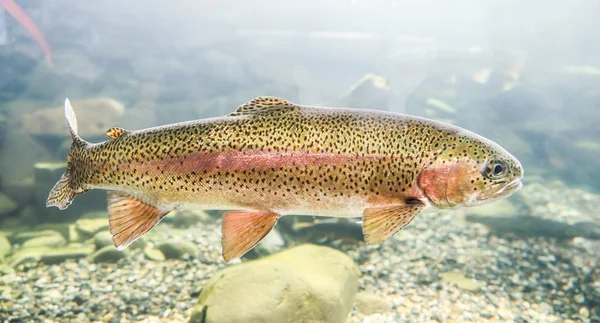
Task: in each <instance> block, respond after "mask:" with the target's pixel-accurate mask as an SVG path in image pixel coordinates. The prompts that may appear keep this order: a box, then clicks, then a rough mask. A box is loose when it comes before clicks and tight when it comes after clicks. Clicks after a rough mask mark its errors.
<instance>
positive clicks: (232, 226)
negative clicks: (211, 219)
mask: <svg viewBox="0 0 600 323" xmlns="http://www.w3.org/2000/svg"><path fill="white" fill-rule="evenodd" d="M279 217H280V216H279V214H277V213H274V212H270V211H230V212H227V213H225V215H224V216H223V225H222V228H221V231H222V236H221V245H222V247H223V259H224V260H225V262H226V263H229V262H230V261H232V260H234V259H237V258H239V257H241V256H243V255H244V254H245V253H246V252H248V251H249V250H250V249H252V248H253V247H254V246H256V244H258V243H259V242H260V241H261V240H262V239H263V238H264V237H265V236H266V235H267V234H268V233H269V232H270V231H271V229H273V227H274V226H275V223H277V220H278V219H279Z"/></svg>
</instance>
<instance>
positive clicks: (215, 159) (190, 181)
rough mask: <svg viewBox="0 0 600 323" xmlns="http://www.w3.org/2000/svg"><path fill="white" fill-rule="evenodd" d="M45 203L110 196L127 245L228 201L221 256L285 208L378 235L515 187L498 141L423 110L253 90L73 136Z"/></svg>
mask: <svg viewBox="0 0 600 323" xmlns="http://www.w3.org/2000/svg"><path fill="white" fill-rule="evenodd" d="M65 113H66V115H67V121H68V123H69V129H70V131H71V134H72V137H73V144H72V148H71V151H70V153H69V156H68V162H67V171H66V173H65V175H63V177H62V178H61V180H59V182H58V183H57V184H56V186H55V188H53V190H52V191H51V193H50V196H49V198H48V201H47V205H48V206H57V207H59V208H65V207H67V206H68V205H69V204H70V202H71V201H72V199H73V198H74V197H75V196H76V195H78V194H82V193H84V192H86V191H89V190H91V189H104V190H108V191H110V193H109V217H110V224H111V233H112V234H113V240H114V242H115V245H116V246H117V247H118V248H124V247H126V246H127V245H129V244H130V243H131V242H133V241H134V240H135V239H137V238H139V237H140V236H141V235H143V234H145V233H146V232H148V231H149V230H151V229H152V227H154V226H155V225H156V224H157V223H158V222H159V221H160V219H162V218H163V217H164V216H165V215H166V214H167V213H168V212H170V211H172V210H178V209H221V210H230V212H228V213H226V214H225V216H224V219H223V228H222V244H223V256H224V258H225V260H226V261H230V260H231V259H234V258H237V257H239V256H241V255H243V253H245V252H246V251H248V250H249V249H251V248H252V247H253V246H254V245H255V244H256V243H258V242H259V241H260V240H261V239H262V238H263V237H264V236H265V235H266V234H267V233H268V232H269V231H270V230H271V228H272V227H273V226H274V225H275V223H276V221H277V219H278V218H279V217H280V216H283V215H288V214H297V215H316V216H335V217H347V218H354V217H361V216H362V217H363V232H364V234H365V240H366V241H367V242H368V243H378V242H381V241H383V240H385V239H387V238H388V237H389V236H391V235H392V234H394V233H395V232H396V231H397V230H399V229H400V228H402V227H403V226H405V225H406V224H408V223H409V222H410V221H411V220H412V219H413V218H414V217H415V216H416V214H418V213H419V212H420V211H421V210H423V209H425V208H427V207H429V206H435V207H437V208H450V207H458V206H470V205H476V204H481V203H485V202H489V201H492V200H495V199H499V198H503V197H506V196H508V195H510V194H512V193H513V192H514V191H516V190H518V189H519V188H520V187H521V178H522V175H523V171H522V168H521V165H520V164H519V162H518V161H517V160H516V159H515V158H514V157H513V156H512V155H510V154H509V153H508V152H506V151H505V150H504V149H503V148H501V147H500V146H499V145H497V144H495V143H493V142H491V141H490V140H487V139H485V138H483V137H481V136H478V135H476V134H474V133H471V132H469V131H467V130H464V129H462V128H459V127H456V126H452V125H449V124H445V123H440V122H436V121H432V120H428V119H423V118H418V117H413V116H408V115H403V114H396V113H388V112H380V111H374V110H356V109H344V108H321V107H308V106H300V105H297V104H294V103H291V102H289V101H286V100H283V99H279V98H273V97H260V98H256V99H254V100H252V101H250V102H248V103H246V104H244V105H242V106H240V107H239V108H238V109H237V110H236V111H235V112H233V113H231V114H229V115H227V116H224V117H219V118H211V119H202V120H197V121H190V122H184V123H178V124H172V125H166V126H161V127H155V128H149V129H144V130H138V131H128V130H124V129H119V128H112V129H110V130H109V131H108V132H107V134H108V136H109V137H110V138H111V139H110V140H108V141H105V142H102V143H97V144H91V143H88V142H86V141H84V140H83V139H81V138H80V137H79V136H78V135H77V126H76V120H75V115H74V113H73V111H72V108H71V107H70V103H69V102H68V100H67V101H66V103H65Z"/></svg>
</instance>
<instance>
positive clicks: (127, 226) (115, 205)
mask: <svg viewBox="0 0 600 323" xmlns="http://www.w3.org/2000/svg"><path fill="white" fill-rule="evenodd" d="M167 213H169V212H164V211H161V210H159V209H157V208H156V207H154V206H152V205H150V204H147V203H145V202H143V201H140V200H139V199H136V198H135V197H133V196H130V195H127V194H124V193H121V192H109V193H108V221H109V225H110V234H112V235H113V237H112V239H113V242H114V244H115V247H117V249H118V250H123V249H125V248H127V246H129V245H130V244H131V243H132V242H134V241H135V240H137V239H138V238H140V237H141V236H143V235H144V234H146V233H147V232H148V231H150V230H152V228H154V227H155V226H156V225H157V224H158V222H160V220H162V218H164V217H165V215H167Z"/></svg>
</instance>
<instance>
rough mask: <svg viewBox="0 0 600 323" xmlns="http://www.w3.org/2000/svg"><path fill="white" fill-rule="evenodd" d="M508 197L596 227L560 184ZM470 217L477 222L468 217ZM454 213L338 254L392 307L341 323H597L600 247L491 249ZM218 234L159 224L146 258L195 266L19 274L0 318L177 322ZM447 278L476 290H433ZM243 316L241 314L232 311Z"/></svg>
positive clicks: (61, 268)
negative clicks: (162, 254)
mask: <svg viewBox="0 0 600 323" xmlns="http://www.w3.org/2000/svg"><path fill="white" fill-rule="evenodd" d="M522 194H527V196H521V197H520V198H519V197H517V198H515V200H517V201H518V200H522V201H526V203H527V204H526V205H520V208H521V209H523V208H525V209H527V210H529V212H531V215H535V216H543V217H545V218H549V219H553V220H556V221H565V222H572V221H576V220H586V221H597V222H598V221H600V219H599V218H598V214H597V213H596V211H595V210H597V209H599V208H600V196H591V195H590V193H586V192H582V191H578V190H574V189H568V188H566V187H564V186H562V187H561V186H560V184H557V183H553V184H552V185H538V186H536V187H534V188H533V189H530V190H529V191H527V190H525V191H524V192H523V193H521V195H522ZM470 212H474V213H476V209H472V210H471V211H470ZM463 214H464V212H463V211H460V210H458V211H444V212H435V213H425V214H421V215H419V216H418V217H417V219H415V221H413V223H412V224H411V225H410V226H409V227H407V228H405V229H404V230H402V231H401V232H400V233H399V234H397V235H395V236H394V237H392V238H391V239H390V240H389V241H387V242H385V243H383V244H382V245H379V246H365V245H363V244H361V245H355V246H351V245H350V246H349V245H345V246H342V247H340V248H341V249H342V250H343V251H345V252H347V253H348V254H349V255H351V256H352V257H353V258H354V259H355V260H356V261H357V263H358V264H359V266H360V269H361V271H362V275H361V279H360V287H359V289H360V290H361V291H365V292H368V293H372V294H376V295H379V296H382V297H383V298H385V299H386V300H387V302H388V303H389V304H390V305H391V307H390V309H389V310H388V311H386V312H383V313H375V314H371V315H364V314H361V313H359V312H357V311H356V310H355V311H353V312H352V313H351V317H350V319H349V322H403V321H406V322H453V321H476V322H502V321H512V322H530V321H543V322H600V305H599V304H600V269H599V268H600V257H598V256H597V255H599V254H600V241H594V240H587V239H584V238H575V239H573V240H572V241H567V242H564V241H559V240H556V239H552V238H540V237H532V238H517V237H512V236H510V235H504V236H501V237H498V236H495V235H494V234H492V233H491V232H490V231H489V230H488V229H487V228H486V227H485V226H483V225H480V224H466V223H464V221H461V218H462V216H463ZM219 225H220V223H219V222H216V223H202V224H198V225H196V226H194V227H191V228H189V229H186V230H176V229H173V228H172V227H170V226H169V225H168V224H161V225H159V226H158V227H157V228H156V229H155V230H153V231H152V232H151V233H150V234H149V235H148V240H149V241H150V244H151V245H152V244H153V243H155V245H154V246H156V245H158V244H159V243H160V242H161V241H166V240H168V239H171V238H174V237H177V238H183V239H185V240H188V241H192V242H193V243H195V244H196V245H197V246H198V249H199V250H200V253H199V255H198V256H196V257H190V256H187V257H184V258H183V259H176V260H175V259H174V260H165V261H152V260H148V259H146V258H145V257H144V252H143V250H142V249H137V250H132V251H130V252H129V254H128V257H126V258H124V259H121V260H119V261H118V262H117V263H114V264H103V263H102V264H93V263H91V262H90V261H89V260H88V259H87V258H86V259H81V260H79V261H77V262H75V261H73V260H69V261H67V262H64V263H62V264H56V265H44V264H36V263H34V264H24V265H19V266H18V267H17V268H15V270H14V271H11V270H5V271H3V272H2V275H1V276H0V317H2V318H5V320H3V321H7V322H30V321H45V320H46V321H70V322H88V321H103V322H120V321H122V320H133V321H144V322H158V321H161V320H162V321H164V320H166V321H169V322H186V321H187V318H188V317H189V316H190V314H191V309H192V307H193V306H194V304H195V303H196V298H197V296H198V295H199V293H200V291H201V288H202V286H203V284H204V283H205V282H206V280H207V279H208V278H210V277H211V276H212V275H214V274H215V273H216V272H217V271H218V270H219V269H221V268H224V267H225V266H226V265H225V264H224V263H223V262H222V260H221V257H220V246H219V242H220V237H219V233H218V232H219ZM445 272H453V273H457V274H456V275H454V274H453V275H446V276H447V277H459V278H461V279H463V278H464V279H468V280H469V282H473V283H476V284H478V285H479V286H480V288H478V289H465V288H464V287H461V286H463V285H464V284H459V283H458V282H457V284H454V283H452V281H448V279H443V277H442V273H445ZM239 306H243V304H239Z"/></svg>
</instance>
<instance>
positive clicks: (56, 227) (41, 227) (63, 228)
mask: <svg viewBox="0 0 600 323" xmlns="http://www.w3.org/2000/svg"><path fill="white" fill-rule="evenodd" d="M69 225H72V223H70V222H63V223H43V224H38V225H36V226H35V227H33V230H32V231H45V230H53V231H56V232H58V233H60V234H61V235H62V236H63V237H68V236H69Z"/></svg>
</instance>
